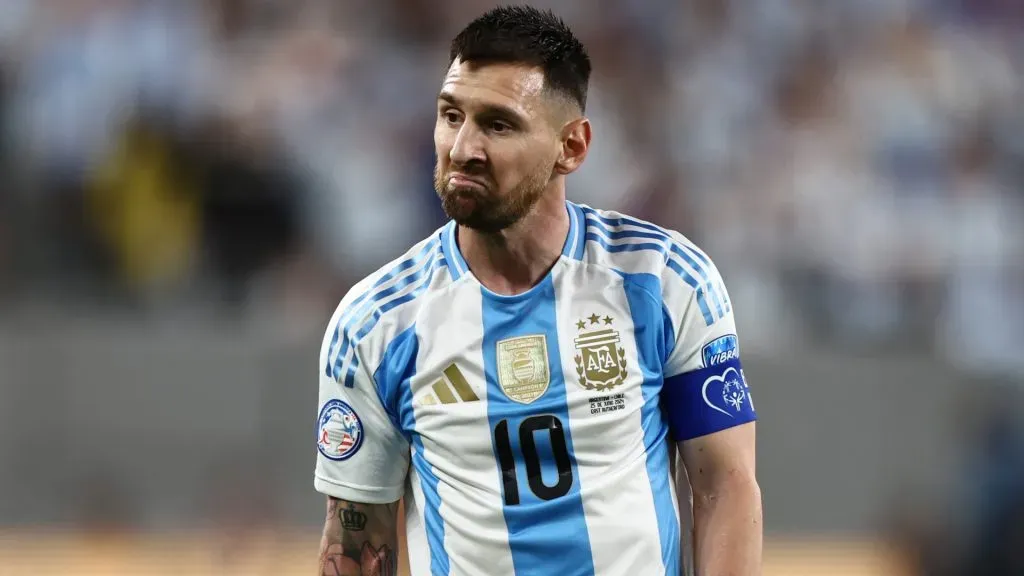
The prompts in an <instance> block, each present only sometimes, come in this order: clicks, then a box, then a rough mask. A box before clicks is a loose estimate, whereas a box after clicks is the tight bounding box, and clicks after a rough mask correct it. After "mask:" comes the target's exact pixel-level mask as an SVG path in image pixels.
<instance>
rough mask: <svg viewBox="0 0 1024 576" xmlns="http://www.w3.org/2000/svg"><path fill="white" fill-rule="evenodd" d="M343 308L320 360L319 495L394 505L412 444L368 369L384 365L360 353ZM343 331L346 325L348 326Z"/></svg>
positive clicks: (368, 355) (318, 417)
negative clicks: (347, 328)
mask: <svg viewBox="0 0 1024 576" xmlns="http://www.w3.org/2000/svg"><path fill="white" fill-rule="evenodd" d="M344 310H345V306H344V303H343V306H342V307H340V308H339V312H338V313H336V314H335V318H334V319H333V320H332V322H331V325H330V327H329V328H328V331H327V334H326V336H325V338H324V344H323V347H322V349H321V354H320V364H319V373H320V387H319V402H318V413H317V420H316V438H315V442H316V447H317V460H316V472H315V475H314V486H315V487H316V490H317V491H319V492H321V493H323V494H326V495H328V496H332V497H335V498H339V499H342V500H348V501H355V502H364V503H373V504H388V503H391V502H395V501H397V500H398V499H399V498H401V496H402V492H403V490H404V485H405V478H406V473H407V472H408V467H409V444H408V442H407V440H406V438H405V437H404V436H403V435H402V434H401V432H400V431H399V430H398V428H397V427H396V424H395V422H394V420H393V419H392V417H391V415H390V414H389V412H388V410H387V408H386V407H385V405H384V402H383V401H382V399H381V396H380V394H379V393H378V390H377V385H376V382H375V381H374V378H373V376H372V373H371V370H372V367H371V366H370V365H368V363H371V362H373V361H375V360H376V361H378V362H379V359H376V358H373V357H372V354H366V353H365V351H363V350H360V349H359V348H358V343H357V342H354V341H353V340H352V339H351V338H350V336H349V334H348V331H347V330H344V329H343V328H341V329H339V328H338V326H339V324H342V322H343V321H344V319H345V314H344V313H343V311H344ZM342 326H343V324H342Z"/></svg>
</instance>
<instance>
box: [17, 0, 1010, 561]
mask: <svg viewBox="0 0 1024 576" xmlns="http://www.w3.org/2000/svg"><path fill="white" fill-rule="evenodd" d="M491 5H492V4H491V3H490V2H486V1H482V0H446V1H444V2H438V1H436V0H372V1H371V0H346V1H337V0H0V575H3V576H21V575H29V574H31V575H36V574H43V573H61V574H82V575H86V574H88V575H100V574H104V575H106V574H109V575H120V574H133V575H149V574H153V575H156V574H195V575H205V574H251V575H291V574H312V573H313V571H314V570H315V562H316V558H315V555H316V549H317V544H318V537H319V528H320V527H321V525H322V518H323V498H322V497H321V496H319V495H317V494H316V493H315V492H314V491H313V488H312V468H313V463H314V454H315V450H314V448H313V441H312V435H313V426H314V418H315V409H316V406H315V404H316V386H317V384H316V372H315V371H316V367H315V364H316V358H317V352H318V350H319V345H320V339H321V337H322V335H323V332H324V329H325V326H326V323H327V321H328V319H329V316H330V313H331V311H332V310H333V309H334V307H335V306H336V304H337V302H338V301H339V299H340V298H341V296H342V295H343V294H344V293H345V291H346V290H347V288H348V287H349V286H350V285H351V284H352V283H353V282H354V281H356V280H358V279H359V278H360V277H361V276H363V275H364V274H366V273H368V272H370V271H372V270H373V269H375V268H377V267H378V266H379V265H381V264H382V263H384V262H386V261H387V260H389V259H391V258H393V257H396V256H398V255H399V254H400V253H401V252H402V251H403V250H404V249H405V248H406V247H407V246H409V245H411V244H412V243H414V242H415V241H417V240H418V239H420V238H422V237H423V236H425V235H427V234H429V233H430V232H431V231H433V230H434V229H435V228H436V227H437V226H439V225H440V224H441V223H442V222H443V214H442V213H441V211H440V209H439V208H438V206H437V202H436V199H435V196H434V192H433V188H432V184H431V169H432V166H433V162H434V158H433V148H432V145H433V144H432V138H431V132H432V126H433V114H434V96H435V93H436V90H437V88H438V86H439V82H440V78H441V76H442V74H443V71H444V67H445V64H446V55H447V43H448V41H449V39H450V38H451V36H452V35H454V34H455V33H456V32H457V31H458V29H459V28H461V26H463V25H464V24H466V23H467V22H468V20H470V19H471V18H472V17H474V16H475V15H477V14H478V13H480V12H482V11H483V10H485V9H487V8H489V7H490V6H491ZM536 5H538V6H542V7H551V8H554V9H556V10H557V11H558V12H559V13H560V14H561V15H563V17H564V18H565V19H566V20H567V21H568V22H569V23H570V24H571V25H572V26H573V27H574V28H575V30H576V31H577V33H578V34H579V35H580V36H581V37H582V38H583V40H584V41H585V42H586V43H587V44H588V46H589V48H590V51H591V56H592V58H593V60H594V65H595V73H594V77H593V80H592V83H591V99H590V107H589V109H588V114H589V116H590V117H591V118H592V119H593V122H594V124H595V141H594V145H593V148H592V152H591V155H590V157H589V159H588V162H587V163H586V165H585V167H584V168H583V169H582V171H581V172H580V173H578V174H577V175H574V176H573V177H572V178H570V180H569V194H570V198H571V199H573V200H575V201H577V202H583V203H589V204H592V205H596V206H598V207H603V208H609V209H619V210H623V211H628V212H631V213H632V214H634V215H636V216H639V217H643V218H647V219H651V220H653V221H655V222H657V223H658V224H661V225H663V226H667V227H673V228H676V229H679V230H680V231H682V232H683V233H684V234H686V235H687V236H689V237H690V238H691V239H693V240H694V241H696V242H698V243H699V244H700V245H701V246H702V247H704V248H705V250H706V251H707V252H709V253H710V255H711V256H712V257H713V258H714V259H715V260H716V262H717V264H718V266H719V268H720V269H721V270H722V273H723V275H724V277H725V279H726V282H727V284H728V286H729V287H730V290H731V293H732V298H733V301H734V302H735V304H736V310H737V314H738V323H739V330H740V337H741V341H742V342H743V350H744V359H745V364H746V366H747V368H746V371H747V372H748V373H749V375H750V379H751V381H752V382H754V384H755V386H756V387H757V388H758V390H759V392H758V395H757V397H758V409H759V413H760V415H761V423H760V424H759V474H760V477H761V483H762V489H763V492H764V499H765V513H766V533H767V545H766V547H767V551H766V569H765V570H766V574H767V575H768V576H776V575H787V576H803V575H812V574H814V575H821V574H829V575H839V576H881V575H885V576H924V575H936V574H941V575H949V576H960V575H973V576H986V575H990V574H991V575H996V574H998V575H1000V576H1007V575H1018V574H1024V553H1022V551H1024V431H1022V430H1024V227H1022V223H1024V3H1021V2H1020V1H1019V0H931V1H926V0H857V1H843V0H686V1H682V2H680V1H679V0H589V1H587V2H573V1H570V0H545V1H543V2H538V3H537V4H536Z"/></svg>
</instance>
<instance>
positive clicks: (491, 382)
mask: <svg viewBox="0 0 1024 576" xmlns="http://www.w3.org/2000/svg"><path fill="white" fill-rule="evenodd" d="M482 292H483V296H484V298H483V324H484V339H483V357H484V366H485V369H486V374H487V417H488V420H489V422H490V426H491V430H492V435H493V431H494V430H495V429H496V427H497V426H498V423H499V422H500V421H502V420H506V421H507V424H508V436H509V440H510V444H511V447H512V454H513V455H514V458H515V462H516V465H515V467H516V478H517V483H518V495H519V504H516V505H511V506H509V505H505V506H503V511H504V516H505V524H506V526H507V527H508V539H509V548H510V549H511V551H512V562H513V565H514V567H515V573H516V574H517V575H522V576H526V575H533V574H557V575H558V576H593V574H594V561H593V555H592V551H591V548H590V536H589V534H588V532H587V523H586V518H585V516H584V511H583V500H582V498H581V497H580V481H579V472H578V470H577V468H576V457H575V454H574V452H573V444H572V433H571V428H572V425H571V422H570V421H569V408H568V405H567V403H566V392H565V381H564V379H563V375H562V361H561V355H560V353H559V349H558V342H559V340H558V328H557V317H556V315H555V289H554V284H553V281H552V279H551V276H550V275H548V276H547V277H546V278H545V279H544V280H543V281H542V282H541V283H540V284H538V285H537V286H535V287H534V288H533V289H531V290H530V291H529V292H526V293H525V294H520V295H518V296H511V297H502V296H498V295H495V294H493V293H492V292H490V291H488V290H486V289H482ZM527 335H543V336H544V338H546V340H547V350H548V366H549V370H550V384H549V387H548V389H547V391H546V392H545V393H544V394H543V395H542V396H541V397H540V398H538V399H537V400H535V401H534V402H532V403H530V404H520V403H517V402H514V401H512V400H510V399H509V398H508V397H507V396H506V395H505V394H504V393H503V392H502V389H501V385H500V384H499V382H498V361H497V345H498V342H499V341H501V340H504V339H507V338H513V337H517V336H527ZM531 415H552V416H555V417H556V418H558V419H559V420H560V421H561V422H562V431H563V432H564V435H565V440H566V447H567V448H568V452H569V461H570V463H571V466H570V469H571V471H572V475H573V478H572V484H571V486H570V487H569V491H568V492H567V493H566V494H565V495H564V496H560V497H555V498H554V499H552V500H542V499H541V498H539V497H537V496H536V495H535V494H534V493H533V491H532V490H531V489H530V484H529V479H528V477H527V473H526V464H525V463H524V462H523V450H522V446H521V443H520V435H519V427H520V424H521V423H522V422H523V421H524V420H525V418H526V417H528V416H531ZM534 440H535V442H536V444H537V448H538V454H539V455H540V459H541V479H542V481H543V482H544V484H545V485H547V486H554V485H555V484H556V483H557V479H558V474H557V471H556V469H555V463H554V456H553V454H552V450H551V444H550V433H547V432H546V431H538V432H537V433H535V434H534ZM494 450H495V473H496V474H497V476H498V482H499V484H502V481H501V478H502V473H501V470H500V465H499V464H498V462H499V459H498V452H497V450H498V449H497V446H496V445H495V447H494ZM502 485H503V484H502ZM503 496H506V495H504V494H503Z"/></svg>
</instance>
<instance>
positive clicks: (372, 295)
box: [324, 238, 440, 379]
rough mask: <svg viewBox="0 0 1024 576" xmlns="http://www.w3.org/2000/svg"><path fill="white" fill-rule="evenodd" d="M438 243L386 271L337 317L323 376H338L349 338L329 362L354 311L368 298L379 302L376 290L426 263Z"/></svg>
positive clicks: (431, 243) (432, 242)
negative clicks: (332, 360)
mask: <svg viewBox="0 0 1024 576" xmlns="http://www.w3.org/2000/svg"><path fill="white" fill-rule="evenodd" d="M439 242H440V240H439V239H438V238H434V239H432V240H431V241H430V242H427V244H426V245H425V246H424V247H423V249H421V250H420V251H419V252H417V253H416V254H415V255H414V256H412V257H410V258H406V259H405V260H402V261H401V262H399V263H398V264H397V265H396V266H395V267H394V268H392V269H391V270H390V271H388V273H387V274H384V275H383V276H381V277H380V278H378V279H377V281H376V282H374V284H373V286H371V287H370V289H368V290H367V291H365V292H363V293H362V294H361V295H360V296H359V297H358V298H356V299H355V301H354V302H352V304H350V305H349V306H348V309H346V310H345V311H344V312H342V314H341V316H339V317H338V325H337V327H336V328H335V329H334V335H333V336H331V345H330V346H329V347H328V351H327V366H326V367H325V368H324V369H325V374H326V375H327V376H331V377H333V378H335V379H337V378H338V376H340V374H339V373H338V371H339V370H340V368H341V362H342V361H343V359H344V356H345V353H346V352H347V351H348V347H349V346H350V345H351V343H350V342H349V338H345V339H344V340H343V341H342V351H340V352H338V357H337V358H336V359H335V361H334V362H331V360H330V358H331V355H332V354H333V352H334V350H335V348H336V347H337V345H338V342H339V340H341V337H342V334H343V332H344V330H346V329H347V328H348V325H349V324H350V323H351V322H352V319H353V318H357V317H358V316H354V314H355V313H356V311H357V310H360V309H363V306H361V305H362V304H363V303H364V302H365V301H367V299H368V298H369V301H370V302H373V301H376V300H379V299H380V296H379V295H378V294H379V292H378V290H379V289H380V288H381V287H382V286H384V285H385V284H387V283H388V282H390V281H392V280H394V279H395V278H397V277H398V276H400V275H401V274H402V273H403V272H405V271H406V270H408V269H410V268H413V267H415V266H417V265H419V264H420V263H422V262H424V261H426V260H427V258H428V257H429V256H430V255H431V253H433V252H434V251H435V250H437V247H438V243H439ZM365 313H366V312H365V311H363V312H361V314H365Z"/></svg>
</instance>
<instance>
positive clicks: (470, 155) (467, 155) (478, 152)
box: [448, 122, 486, 166]
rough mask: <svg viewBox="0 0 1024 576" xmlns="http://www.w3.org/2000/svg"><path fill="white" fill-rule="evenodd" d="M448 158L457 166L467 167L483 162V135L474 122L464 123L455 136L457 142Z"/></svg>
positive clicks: (453, 144)
mask: <svg viewBox="0 0 1024 576" xmlns="http://www.w3.org/2000/svg"><path fill="white" fill-rule="evenodd" d="M448 158H449V159H450V160H451V162H452V164H455V165H456V166H465V165H467V164H472V163H476V162H483V161H484V160H485V158H486V155H485V154H484V146H483V135H482V134H481V133H480V131H479V130H477V129H476V127H475V126H474V125H473V123H472V122H464V123H463V124H462V126H460V127H459V131H458V132H457V133H456V134H455V142H453V143H452V149H451V151H450V152H448Z"/></svg>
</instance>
